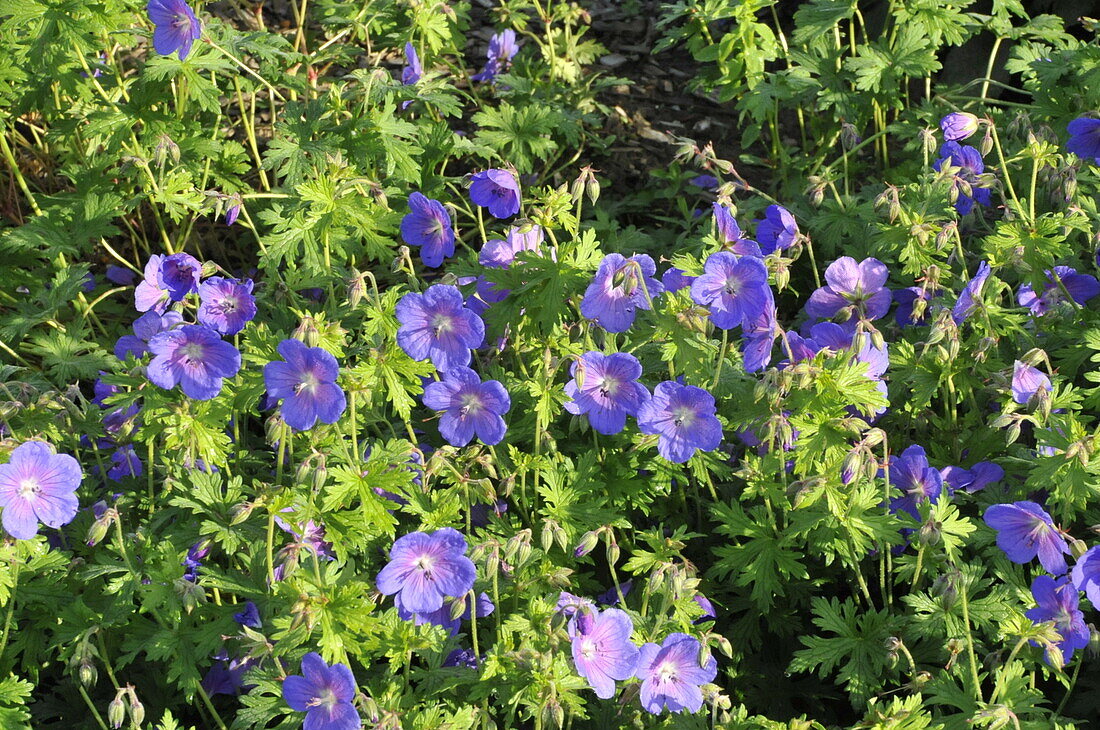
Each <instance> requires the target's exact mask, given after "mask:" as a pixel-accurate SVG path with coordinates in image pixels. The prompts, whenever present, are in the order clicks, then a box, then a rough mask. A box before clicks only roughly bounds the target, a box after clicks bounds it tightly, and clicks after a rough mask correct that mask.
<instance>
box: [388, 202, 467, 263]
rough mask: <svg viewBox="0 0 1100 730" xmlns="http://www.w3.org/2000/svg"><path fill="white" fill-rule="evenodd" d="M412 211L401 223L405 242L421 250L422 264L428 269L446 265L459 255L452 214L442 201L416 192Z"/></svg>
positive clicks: (402, 238)
mask: <svg viewBox="0 0 1100 730" xmlns="http://www.w3.org/2000/svg"><path fill="white" fill-rule="evenodd" d="M409 210H410V213H409V214H408V215H406V216H405V217H404V218H402V219H401V240H403V241H404V242H405V243H407V244H409V245H410V246H416V247H419V248H420V260H421V261H423V262H424V265H425V266H431V267H432V268H435V267H437V266H440V265H442V263H443V260H444V259H446V258H449V257H450V256H453V255H454V252H455V231H454V228H452V227H451V216H450V214H448V213H447V209H446V208H444V207H443V204H442V203H440V202H439V201H438V200H432V199H431V198H428V197H425V196H424V195H423V194H421V193H416V192H414V193H413V194H412V195H410V196H409Z"/></svg>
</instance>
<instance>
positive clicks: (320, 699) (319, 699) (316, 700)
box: [306, 687, 340, 709]
mask: <svg viewBox="0 0 1100 730" xmlns="http://www.w3.org/2000/svg"><path fill="white" fill-rule="evenodd" d="M339 701H340V700H338V699H336V693H335V692H333V691H332V688H330V687H325V688H324V689H322V690H321V691H320V692H318V693H317V695H316V696H314V697H312V698H311V699H310V700H309V702H307V703H306V704H307V706H309V707H324V708H326V709H331V708H332V707H333V706H334V705H335V704H336V703H337V702H339Z"/></svg>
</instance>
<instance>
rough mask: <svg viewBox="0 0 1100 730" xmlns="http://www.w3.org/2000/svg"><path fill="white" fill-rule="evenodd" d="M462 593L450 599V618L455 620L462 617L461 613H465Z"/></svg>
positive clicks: (464, 595)
mask: <svg viewBox="0 0 1100 730" xmlns="http://www.w3.org/2000/svg"><path fill="white" fill-rule="evenodd" d="M467 595H468V594H463V595H461V596H459V597H458V598H456V599H454V600H453V601H451V620H452V621H457V620H459V619H460V618H462V614H464V613H466V596H467Z"/></svg>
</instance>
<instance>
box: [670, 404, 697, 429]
mask: <svg viewBox="0 0 1100 730" xmlns="http://www.w3.org/2000/svg"><path fill="white" fill-rule="evenodd" d="M694 422H695V411H693V410H691V408H689V407H687V406H678V407H676V408H673V409H672V423H673V424H674V425H676V426H678V427H679V426H690V425H691V424H692V423H694Z"/></svg>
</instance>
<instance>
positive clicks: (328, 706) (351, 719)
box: [283, 651, 363, 730]
mask: <svg viewBox="0 0 1100 730" xmlns="http://www.w3.org/2000/svg"><path fill="white" fill-rule="evenodd" d="M302 675H304V676H298V675H296V674H295V675H291V676H289V677H287V678H286V679H285V680H283V699H284V700H285V701H286V703H287V705H289V706H290V709H292V710H296V711H297V712H304V713H306V719H305V723H304V724H303V725H302V727H303V729H304V730H358V729H359V728H360V727H361V726H362V724H363V720H362V718H360V717H359V712H358V711H357V710H356V709H355V704H354V702H355V692H356V685H355V675H353V674H352V673H351V670H350V669H348V668H347V667H346V666H345V665H343V664H333V665H332V666H331V667H330V666H329V665H328V664H326V663H325V660H324V659H322V658H321V655H320V654H318V653H316V652H312V651H311V652H310V653H308V654H306V655H305V656H304V657H302Z"/></svg>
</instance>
